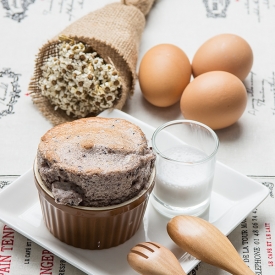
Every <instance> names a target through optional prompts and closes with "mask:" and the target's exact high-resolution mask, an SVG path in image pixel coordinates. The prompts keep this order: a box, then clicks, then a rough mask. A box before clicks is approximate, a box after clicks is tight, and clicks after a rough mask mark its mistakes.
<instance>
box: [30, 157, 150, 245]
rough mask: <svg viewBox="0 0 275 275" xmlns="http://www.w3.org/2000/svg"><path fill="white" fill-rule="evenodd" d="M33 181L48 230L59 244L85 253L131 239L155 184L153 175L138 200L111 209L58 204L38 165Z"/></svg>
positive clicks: (35, 165) (35, 166) (137, 197)
mask: <svg viewBox="0 0 275 275" xmlns="http://www.w3.org/2000/svg"><path fill="white" fill-rule="evenodd" d="M33 170H34V179H35V185H36V187H37V190H38V194H39V200H40V204H41V209H42V214H43V218H44V221H45V223H46V226H47V228H48V230H49V231H50V232H51V233H52V234H53V235H54V236H55V237H56V238H57V239H59V240H60V241H62V242H64V243H66V244H69V245H72V246H74V247H79V248H83V249H93V250H95V249H105V248H110V247H114V246H117V245H119V244H122V243H124V242H125V241H127V240H128V239H130V238H131V237H132V236H133V235H134V234H135V233H136V231H137V230H138V228H139V226H140V224H141V222H142V220H143V217H144V213H145V210H146V207H147V203H148V199H149V196H150V193H151V192H152V189H153V187H154V184H155V170H154V171H153V173H152V175H151V177H150V181H149V185H148V188H147V189H146V190H144V191H142V192H141V193H140V194H139V195H138V196H136V197H134V198H133V199H131V200H129V201H126V202H124V203H121V204H117V205H113V206H110V207H81V206H67V205H62V204H57V203H56V202H55V200H54V198H53V195H52V193H51V192H50V191H49V190H48V189H47V187H46V186H45V185H44V183H43V181H42V179H41V177H40V175H39V172H38V169H37V164H36V161H35V162H34V169H33Z"/></svg>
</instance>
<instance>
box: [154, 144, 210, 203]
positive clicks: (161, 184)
mask: <svg viewBox="0 0 275 275" xmlns="http://www.w3.org/2000/svg"><path fill="white" fill-rule="evenodd" d="M163 154H164V155H165V156H166V157H169V158H170V159H174V160H178V161H183V162H189V163H192V162H194V161H200V160H202V159H205V158H206V157H207V155H206V154H205V153H203V152H202V151H200V150H198V149H195V148H193V147H190V146H188V145H185V146H184V145H183V146H179V147H173V148H171V149H169V150H167V151H165V152H163ZM212 165H213V164H212V162H211V161H208V162H205V163H202V164H196V165H184V164H181V163H176V162H171V161H167V160H165V159H163V158H161V157H160V158H158V164H157V168H158V169H157V177H156V186H155V188H154V194H155V196H156V197H157V198H158V199H159V200H160V201H162V202H163V203H164V204H166V205H169V206H170V207H175V208H178V207H179V208H190V207H191V208H192V207H200V206H202V207H203V206H204V205H208V203H209V199H210V194H211V190H212V182H213V170H214V169H213V167H212Z"/></svg>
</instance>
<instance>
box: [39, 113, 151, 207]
mask: <svg viewBox="0 0 275 275" xmlns="http://www.w3.org/2000/svg"><path fill="white" fill-rule="evenodd" d="M154 163H155V155H154V153H153V152H152V150H151V149H150V148H148V144H147V140H146V137H145V135H144V133H143V132H142V131H141V129H140V128H139V127H138V126H136V125H134V124H133V123H131V122H129V121H127V120H124V119H115V118H100V117H91V118H83V119H78V120H75V121H72V122H67V123H64V124H60V125H58V126H55V127H53V128H52V129H50V130H49V131H48V132H47V133H46V134H45V135H44V136H43V137H42V138H41V141H40V143H39V146H38V152H37V165H38V171H39V174H40V176H41V178H42V180H43V182H44V184H45V185H46V186H47V188H48V189H49V190H51V191H52V194H53V196H54V198H55V201H56V202H57V203H59V204H66V205H71V206H77V205H80V206H90V207H102V206H110V205H115V204H120V203H123V202H125V201H127V200H129V199H131V198H133V197H135V196H136V195H138V194H139V193H140V192H141V191H142V190H143V189H145V188H146V187H147V186H146V184H148V182H149V177H150V175H151V173H152V170H153V167H154Z"/></svg>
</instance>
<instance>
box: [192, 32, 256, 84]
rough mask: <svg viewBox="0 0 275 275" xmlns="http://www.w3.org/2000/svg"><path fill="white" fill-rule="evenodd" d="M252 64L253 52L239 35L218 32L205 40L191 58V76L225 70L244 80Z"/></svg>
mask: <svg viewBox="0 0 275 275" xmlns="http://www.w3.org/2000/svg"><path fill="white" fill-rule="evenodd" d="M252 64H253V52H252V49H251V47H250V46H249V44H248V43H247V42H246V41H245V40H244V39H243V38H241V37H240V36H237V35H234V34H220V35H217V36H214V37H212V38H210V39H209V40H207V41H206V42H205V43H204V44H203V45H202V46H201V47H200V48H199V49H198V50H197V52H196V53H195V55H194V58H193V60H192V71H193V76H194V77H197V76H198V75H200V74H203V73H206V72H210V71H225V72H229V73H232V74H234V75H235V76H237V77H238V78H240V80H242V81H243V80H244V79H245V78H246V77H247V75H248V74H249V72H250V70H251V68H252Z"/></svg>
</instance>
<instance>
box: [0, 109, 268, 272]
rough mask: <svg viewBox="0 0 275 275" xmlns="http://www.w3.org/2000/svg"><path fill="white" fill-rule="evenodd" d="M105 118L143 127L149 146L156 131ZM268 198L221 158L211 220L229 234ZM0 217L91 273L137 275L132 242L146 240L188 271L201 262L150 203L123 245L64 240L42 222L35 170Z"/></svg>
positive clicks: (4, 200)
mask: <svg viewBox="0 0 275 275" xmlns="http://www.w3.org/2000/svg"><path fill="white" fill-rule="evenodd" d="M100 116H102V117H113V118H124V119H127V120H129V121H131V122H133V123H135V124H136V125H138V126H139V127H140V128H141V129H142V130H143V132H144V133H145V135H146V137H147V139H148V141H149V145H150V140H151V136H152V134H153V131H154V128H152V127H151V126H149V125H147V124H145V123H143V122H142V121H139V120H137V119H135V118H134V117H132V116H130V115H128V114H126V113H123V112H121V111H118V110H113V111H104V112H103V113H101V114H100ZM267 196H268V189H267V188H266V187H264V186H263V185H262V184H260V183H258V182H256V181H254V180H252V179H249V178H248V177H246V176H244V175H242V174H240V173H238V172H236V171H234V170H232V169H230V168H229V167H227V166H225V165H223V164H221V163H220V162H217V166H216V172H215V178H214V187H213V194H212V199H211V205H210V209H209V216H208V219H209V221H210V222H211V223H213V224H214V225H215V226H216V227H218V228H219V229H220V230H221V231H222V232H223V233H224V234H225V235H228V234H229V233H230V232H231V231H232V230H233V229H234V228H235V227H236V226H237V225H238V224H239V223H240V222H241V221H242V220H243V219H245V218H246V217H247V215H248V214H249V213H250V212H251V211H252V210H253V209H254V208H255V207H257V206H258V205H259V204H260V203H261V202H262V201H263V200H264V199H265V198H266V197H267ZM0 220H2V221H3V223H5V224H7V225H9V226H10V227H12V228H13V229H14V230H16V231H18V232H19V233H21V234H22V235H24V236H26V237H27V238H29V239H31V240H33V241H34V242H36V243H37V244H39V245H41V246H42V247H44V248H45V249H47V250H49V251H51V252H52V253H54V254H56V255H57V256H59V257H60V258H62V259H64V260H66V261H67V262H69V263H70V264H72V265H74V266H76V267H77V268H79V269H80V270H82V271H83V272H85V273H88V274H94V275H107V274H120V275H124V274H125V275H126V274H127V275H129V274H136V273H135V271H133V270H132V269H131V268H130V266H129V265H128V263H127V254H128V253H129V251H130V249H131V248H132V247H133V246H135V245H136V244H138V243H140V242H145V241H152V242H158V243H160V244H162V245H164V246H166V247H167V248H168V249H170V250H171V251H172V252H173V253H174V254H175V255H176V257H177V258H178V259H179V261H180V263H181V265H182V267H183V269H184V270H185V272H186V273H188V272H189V271H191V270H192V268H193V267H195V266H196V265H197V264H198V262H199V261H198V260H196V259H195V258H193V257H191V256H190V255H189V254H187V253H185V252H184V251H182V250H181V249H180V248H178V247H177V246H176V245H175V244H174V243H173V242H172V240H171V239H170V238H169V236H168V234H167V232H166V224H167V222H168V221H169V219H168V218H165V217H163V216H161V215H160V214H159V213H158V212H156V211H155V209H154V208H153V207H152V205H151V203H150V202H149V203H148V208H147V210H146V213H145V217H144V219H143V222H142V224H141V226H140V228H139V230H138V232H137V233H136V234H135V235H134V236H133V237H132V238H131V239H130V240H128V241H127V242H126V243H124V244H122V245H119V246H117V247H114V248H110V249H106V250H98V251H91V250H83V249H79V248H74V247H72V246H69V245H66V244H64V243H62V242H60V241H59V240H57V239H56V238H55V237H53V236H52V235H51V234H50V233H49V231H48V230H47V228H46V226H45V224H44V222H43V217H42V213H41V210H40V204H39V199H38V193H37V190H36V187H35V185H34V179H33V173H32V169H30V170H29V171H28V172H26V173H25V174H24V175H22V176H21V177H20V178H18V179H17V180H16V181H14V182H13V183H12V184H11V185H10V186H8V187H6V188H5V189H4V190H3V191H1V193H0Z"/></svg>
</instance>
